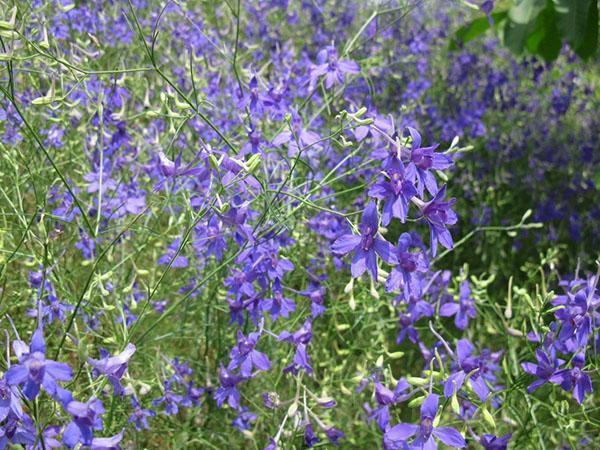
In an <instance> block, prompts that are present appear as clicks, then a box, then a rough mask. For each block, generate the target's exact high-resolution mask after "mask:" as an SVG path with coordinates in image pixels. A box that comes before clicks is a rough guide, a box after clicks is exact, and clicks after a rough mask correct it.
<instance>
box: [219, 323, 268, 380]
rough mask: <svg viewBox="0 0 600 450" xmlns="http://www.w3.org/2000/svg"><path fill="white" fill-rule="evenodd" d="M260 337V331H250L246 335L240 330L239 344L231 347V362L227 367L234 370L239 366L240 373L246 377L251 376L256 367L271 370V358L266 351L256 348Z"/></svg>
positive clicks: (238, 334)
mask: <svg viewBox="0 0 600 450" xmlns="http://www.w3.org/2000/svg"><path fill="white" fill-rule="evenodd" d="M259 338H260V334H259V333H250V334H249V335H248V337H246V336H244V334H243V333H242V332H241V331H240V330H238V333H237V344H236V346H235V347H233V348H232V349H231V352H230V354H229V357H230V358H231V362H230V363H229V366H228V367H227V369H228V370H234V369H237V368H238V367H239V368H240V373H241V374H242V376H244V377H250V376H251V375H252V369H253V368H254V367H256V368H257V369H258V370H269V369H270V368H271V362H270V361H269V358H267V355H265V354H264V353H262V352H259V351H258V350H256V349H255V347H256V343H257V342H258V339H259Z"/></svg>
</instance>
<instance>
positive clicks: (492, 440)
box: [479, 433, 512, 450]
mask: <svg viewBox="0 0 600 450" xmlns="http://www.w3.org/2000/svg"><path fill="white" fill-rule="evenodd" d="M511 437H512V434H510V433H509V434H505V435H504V436H502V437H496V436H494V435H493V434H484V435H483V436H481V438H479V443H480V444H481V446H482V447H483V448H484V449H485V450H506V449H507V448H508V442H509V441H510V438H511Z"/></svg>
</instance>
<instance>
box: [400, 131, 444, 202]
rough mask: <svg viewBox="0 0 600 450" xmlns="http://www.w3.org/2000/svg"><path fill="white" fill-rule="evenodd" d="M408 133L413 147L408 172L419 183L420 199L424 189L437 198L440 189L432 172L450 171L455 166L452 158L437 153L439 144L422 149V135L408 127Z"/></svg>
mask: <svg viewBox="0 0 600 450" xmlns="http://www.w3.org/2000/svg"><path fill="white" fill-rule="evenodd" d="M408 132H409V134H410V136H411V138H412V147H411V150H410V162H409V164H408V167H407V171H408V173H410V174H412V176H413V179H414V181H416V182H417V185H416V187H417V192H418V194H419V197H423V193H424V188H427V190H428V191H429V193H430V194H431V195H434V196H435V195H436V194H437V192H438V187H437V182H436V180H435V176H434V175H433V173H432V172H431V171H432V170H446V169H448V168H449V167H451V166H452V165H453V161H452V158H450V157H449V156H448V155H445V154H443V153H438V152H436V151H435V150H436V149H437V147H438V145H437V144H436V145H432V146H431V147H421V135H420V134H419V132H418V131H417V130H415V129H414V128H412V127H408Z"/></svg>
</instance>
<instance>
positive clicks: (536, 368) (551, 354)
mask: <svg viewBox="0 0 600 450" xmlns="http://www.w3.org/2000/svg"><path fill="white" fill-rule="evenodd" d="M535 357H536V359H537V364H534V363H532V362H524V363H521V367H522V368H523V370H524V371H525V372H527V373H528V374H530V375H535V376H536V377H537V378H538V379H537V380H535V381H534V382H533V383H531V384H530V385H529V386H528V387H527V392H529V393H532V392H533V391H535V390H536V389H537V388H539V387H540V386H542V385H544V384H546V383H548V382H549V381H550V378H552V376H553V375H554V374H555V373H556V372H557V370H558V368H559V367H560V366H561V365H562V364H563V363H564V361H563V360H562V359H559V358H557V357H556V351H555V349H554V348H553V347H552V348H550V349H549V350H547V351H545V350H542V349H537V350H536V351H535Z"/></svg>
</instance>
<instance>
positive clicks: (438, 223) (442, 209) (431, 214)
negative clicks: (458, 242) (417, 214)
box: [420, 185, 458, 256]
mask: <svg viewBox="0 0 600 450" xmlns="http://www.w3.org/2000/svg"><path fill="white" fill-rule="evenodd" d="M445 195H446V186H445V185H444V186H443V187H442V188H441V189H440V190H439V191H438V192H437V194H435V197H434V198H433V199H431V200H430V201H429V202H427V203H421V205H420V208H421V214H423V217H424V218H425V220H426V221H427V223H428V224H429V234H430V236H431V242H430V245H431V253H432V255H433V256H435V255H436V251H437V243H438V241H439V243H440V244H442V245H443V246H444V247H446V248H447V249H451V248H452V247H453V242H452V235H451V234H450V231H448V228H446V226H447V225H454V224H455V223H456V222H457V220H458V218H457V216H456V213H455V212H454V211H453V210H452V209H451V208H452V205H454V203H456V199H455V198H451V199H450V200H448V201H444V200H443V199H444V196H445Z"/></svg>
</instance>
